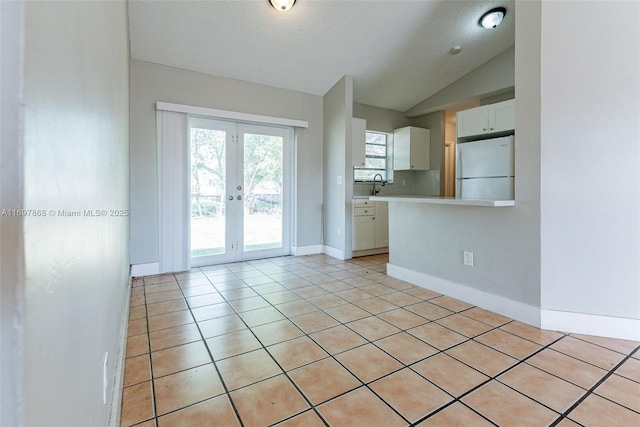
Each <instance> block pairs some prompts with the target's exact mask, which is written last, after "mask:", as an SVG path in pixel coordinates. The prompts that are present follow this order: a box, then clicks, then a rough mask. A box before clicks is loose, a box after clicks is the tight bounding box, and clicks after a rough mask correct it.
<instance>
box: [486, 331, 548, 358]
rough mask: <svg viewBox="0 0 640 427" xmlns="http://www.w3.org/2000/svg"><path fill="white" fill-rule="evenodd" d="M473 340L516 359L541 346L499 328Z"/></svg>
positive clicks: (529, 353)
mask: <svg viewBox="0 0 640 427" xmlns="http://www.w3.org/2000/svg"><path fill="white" fill-rule="evenodd" d="M474 340H475V341H478V342H481V343H483V344H485V345H488V346H489V347H491V348H494V349H496V350H499V351H501V352H503V353H507V354H508V355H509V356H513V357H515V358H517V359H524V358H525V357H527V356H530V355H531V354H533V353H535V352H536V351H538V350H540V349H541V348H542V346H541V345H540V344H536V343H534V342H531V341H528V340H525V339H524V338H520V337H518V336H516V335H513V334H510V333H508V332H505V331H501V330H500V329H495V330H493V331H490V332H487V333H486V334H483V335H480V336H478V337H475V338H474Z"/></svg>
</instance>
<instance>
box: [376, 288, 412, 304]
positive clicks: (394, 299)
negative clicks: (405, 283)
mask: <svg viewBox="0 0 640 427" xmlns="http://www.w3.org/2000/svg"><path fill="white" fill-rule="evenodd" d="M380 298H382V299H383V300H386V301H389V302H390V303H391V304H395V305H397V306H398V307H404V306H407V305H412V304H416V303H419V302H422V299H420V298H418V297H414V296H413V295H409V294H407V293H404V292H402V291H396V292H394V293H391V294H385V295H380Z"/></svg>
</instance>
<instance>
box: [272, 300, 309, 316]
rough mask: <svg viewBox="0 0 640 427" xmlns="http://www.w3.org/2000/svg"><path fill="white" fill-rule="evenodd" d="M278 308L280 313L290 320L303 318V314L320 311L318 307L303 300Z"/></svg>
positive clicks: (281, 305) (278, 306) (280, 305)
mask: <svg viewBox="0 0 640 427" xmlns="http://www.w3.org/2000/svg"><path fill="white" fill-rule="evenodd" d="M276 308H277V309H278V311H279V312H280V313H282V314H284V315H285V316H287V317H289V318H291V317H296V316H301V315H303V314H307V313H311V312H314V311H317V310H318V307H316V306H315V305H313V304H311V303H310V302H307V301H302V300H299V301H292V302H286V303H284V304H278V305H277V306H276Z"/></svg>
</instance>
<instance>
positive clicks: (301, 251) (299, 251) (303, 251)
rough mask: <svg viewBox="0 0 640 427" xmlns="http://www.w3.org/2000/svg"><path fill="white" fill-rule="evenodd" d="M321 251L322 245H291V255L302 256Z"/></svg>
mask: <svg viewBox="0 0 640 427" xmlns="http://www.w3.org/2000/svg"><path fill="white" fill-rule="evenodd" d="M321 253H322V245H309V246H292V247H291V255H293V256H302V255H315V254H321Z"/></svg>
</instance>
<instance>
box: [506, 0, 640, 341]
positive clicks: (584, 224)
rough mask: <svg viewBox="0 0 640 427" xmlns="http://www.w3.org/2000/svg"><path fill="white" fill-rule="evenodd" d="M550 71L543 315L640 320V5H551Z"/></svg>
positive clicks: (546, 42)
mask: <svg viewBox="0 0 640 427" xmlns="http://www.w3.org/2000/svg"><path fill="white" fill-rule="evenodd" d="M569 29H570V30H569ZM541 64H542V135H541V137H542V147H541V153H542V154H541V155H542V183H541V192H542V195H541V213H542V224H541V229H542V308H543V309H544V310H552V311H561V312H571V313H579V314H587V315H596V316H610V317H617V318H627V319H640V3H638V2H586V1H585V2H543V3H542V60H541ZM519 106H520V103H518V107H519ZM635 325H636V328H638V330H637V331H636V337H640V328H639V327H638V326H637V325H638V323H635ZM636 339H638V338H636Z"/></svg>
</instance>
